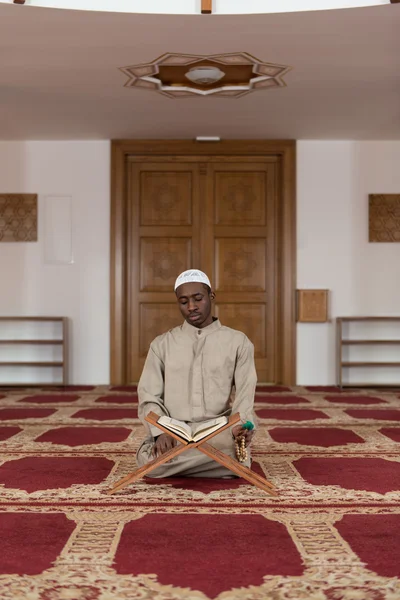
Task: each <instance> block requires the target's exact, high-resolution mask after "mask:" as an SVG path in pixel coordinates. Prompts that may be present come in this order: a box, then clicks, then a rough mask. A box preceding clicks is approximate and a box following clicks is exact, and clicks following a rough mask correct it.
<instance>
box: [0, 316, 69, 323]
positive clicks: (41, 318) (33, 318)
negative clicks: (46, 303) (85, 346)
mask: <svg viewBox="0 0 400 600" xmlns="http://www.w3.org/2000/svg"><path fill="white" fill-rule="evenodd" d="M65 318H66V317H0V321H49V322H50V321H56V322H58V323H62V322H63V321H64V319H65Z"/></svg>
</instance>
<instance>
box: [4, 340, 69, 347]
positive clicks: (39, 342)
mask: <svg viewBox="0 0 400 600" xmlns="http://www.w3.org/2000/svg"><path fill="white" fill-rule="evenodd" d="M0 344H27V345H29V344H32V345H35V346H36V345H43V346H53V345H62V344H63V340H0Z"/></svg>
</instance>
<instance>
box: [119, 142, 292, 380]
mask: <svg viewBox="0 0 400 600" xmlns="http://www.w3.org/2000/svg"><path fill="white" fill-rule="evenodd" d="M130 155H135V156H144V157H151V156H176V155H183V156H188V155H192V156H204V157H205V160H206V157H207V156H269V155H274V156H279V157H280V160H281V190H282V194H281V206H280V208H281V210H280V223H279V234H280V236H279V238H280V239H279V285H278V298H277V303H278V311H279V317H278V323H277V324H278V332H277V335H278V338H279V350H280V351H279V356H278V357H277V369H276V381H275V383H277V384H283V385H295V383H296V259H297V253H296V142H295V140H223V141H220V142H201V143H199V142H196V141H195V140H112V142H111V214H110V380H111V384H112V385H124V384H127V383H128V382H127V380H126V377H127V375H126V371H127V370H126V357H127V322H128V321H127V297H128V295H127V283H126V274H127V273H126V270H127V253H126V248H127V235H128V229H127V194H126V187H127V186H126V183H127V163H128V161H127V159H128V157H129V156H130Z"/></svg>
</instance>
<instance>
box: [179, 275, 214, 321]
mask: <svg viewBox="0 0 400 600" xmlns="http://www.w3.org/2000/svg"><path fill="white" fill-rule="evenodd" d="M175 294H176V298H177V300H178V305H179V309H180V311H181V313H182V316H183V317H184V319H185V320H186V321H187V322H188V323H190V325H193V326H194V327H198V328H199V329H202V328H203V327H207V325H211V323H212V321H213V317H212V314H211V301H212V300H214V298H215V294H214V292H213V291H212V289H211V283H210V280H209V279H208V277H207V275H206V274H205V273H203V272H202V271H198V270H197V269H190V270H189V271H184V272H183V273H181V274H180V275H179V277H178V278H177V280H176V282H175Z"/></svg>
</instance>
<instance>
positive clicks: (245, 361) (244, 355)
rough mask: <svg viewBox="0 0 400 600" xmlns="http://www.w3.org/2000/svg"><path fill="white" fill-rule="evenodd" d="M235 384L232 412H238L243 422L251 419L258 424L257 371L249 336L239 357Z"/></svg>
mask: <svg viewBox="0 0 400 600" xmlns="http://www.w3.org/2000/svg"><path fill="white" fill-rule="evenodd" d="M234 384H235V398H234V401H233V404H232V414H234V413H237V412H238V413H239V414H240V418H241V420H242V423H245V422H246V421H251V422H252V423H253V424H254V425H256V417H255V414H254V411H253V407H254V395H255V391H256V385H257V373H256V368H255V364H254V346H253V344H252V343H251V342H250V340H249V339H248V338H247V337H245V339H244V341H243V344H242V347H241V349H240V351H239V354H238V357H237V361H236V366H235V373H234Z"/></svg>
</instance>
